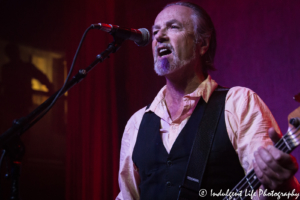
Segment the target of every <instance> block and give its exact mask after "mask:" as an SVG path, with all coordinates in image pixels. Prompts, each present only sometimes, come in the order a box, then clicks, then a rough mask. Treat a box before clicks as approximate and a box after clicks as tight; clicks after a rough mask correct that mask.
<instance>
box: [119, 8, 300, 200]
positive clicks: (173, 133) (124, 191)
mask: <svg viewBox="0 0 300 200" xmlns="http://www.w3.org/2000/svg"><path fill="white" fill-rule="evenodd" d="M215 48H216V38H215V30H214V27H213V24H212V22H211V19H210V17H209V16H208V15H207V13H206V12H205V11H204V10H203V9H202V8H200V7H198V6H197V5H194V4H191V3H186V2H185V3H183V2H178V3H173V4H169V5H167V6H166V7H165V8H164V9H163V10H162V11H161V12H160V13H159V14H158V16H157V17H156V19H155V23H154V25H153V41H152V49H153V56H154V69H155V72H156V73H157V74H158V75H160V76H164V77H165V78H166V86H164V87H163V88H162V89H161V91H160V92H159V93H158V95H157V96H156V97H155V99H154V101H153V102H152V103H151V105H149V106H147V107H146V108H143V109H141V110H139V111H138V112H136V113H135V114H134V115H133V116H132V117H131V119H130V120H129V121H128V123H127V126H126V128H125V132H124V135H123V139H122V147H121V156H120V172H119V185H120V189H121V192H120V194H119V195H118V197H117V199H125V200H127V199H176V198H177V196H178V192H179V185H181V184H182V181H183V178H184V175H185V170H186V165H187V162H188V158H189V154H184V152H188V153H189V150H191V144H192V143H193V140H192V139H189V138H194V136H195V133H191V131H186V130H187V127H192V126H195V125H194V124H192V123H188V122H189V121H191V120H195V121H197V116H196V115H195V116H194V115H193V113H195V112H199V111H198V110H199V109H198V107H199V106H198V105H200V104H201V105H205V104H206V103H208V102H209V100H210V98H211V96H212V94H213V92H214V91H216V90H218V89H217V88H218V85H217V83H216V82H215V81H214V80H212V79H211V77H210V76H209V75H208V70H210V69H213V59H214V55H215ZM201 105H200V106H201ZM222 116H223V119H222V117H221V120H220V121H221V123H224V124H226V126H224V127H225V128H223V129H222V125H218V129H217V131H216V132H218V133H215V134H217V135H216V137H215V139H214V142H213V147H212V150H211V152H210V157H209V161H208V165H207V166H206V170H205V173H204V177H203V180H202V185H201V187H202V186H203V188H206V189H211V187H215V185H218V187H216V188H222V189H226V187H229V186H230V188H227V189H232V183H233V181H232V180H233V179H235V178H236V177H238V176H240V175H236V174H240V171H241V170H242V173H244V172H245V173H247V172H249V171H250V170H251V169H252V168H254V170H255V173H256V175H257V177H258V179H259V181H260V182H261V183H262V186H261V189H269V191H271V190H275V191H278V190H282V191H292V190H293V189H296V190H297V191H300V187H299V184H298V182H297V180H296V179H295V178H294V177H293V175H294V174H295V172H296V171H297V168H298V166H297V163H296V161H295V158H293V157H292V156H290V155H288V154H285V153H283V152H281V151H279V150H277V149H276V148H275V147H273V146H268V145H271V144H272V141H271V139H270V138H269V137H268V134H267V132H268V129H269V128H270V127H274V129H275V130H274V129H269V135H270V137H271V138H272V140H273V141H274V142H276V141H277V140H278V137H279V135H278V134H277V133H276V132H278V133H280V130H279V128H278V125H277V124H276V122H275V120H274V118H273V116H272V114H271V113H270V111H269V109H268V108H267V106H266V105H265V104H264V103H263V102H262V100H261V99H260V98H259V97H258V96H257V95H256V94H255V93H254V92H253V91H251V90H249V89H247V88H242V87H234V88H231V89H230V90H229V91H228V93H227V95H226V101H225V110H224V115H222ZM198 118H199V117H198ZM157 119H158V120H157ZM222 121H223V122H222ZM221 123H220V124H221ZM199 124H200V122H199ZM155 127H157V128H155ZM225 129H226V130H225ZM149 130H150V131H149ZM152 130H153V131H152ZM195 132H197V130H196V131H195ZM224 133H225V134H224ZM222 141H224V144H226V145H225V146H222V145H223V143H222ZM226 141H230V142H229V145H227V143H226ZM230 143H231V144H230ZM218 145H221V147H219V146H218ZM227 149H228V150H227ZM231 149H232V150H231ZM224 152H225V154H224ZM230 152H234V153H233V154H235V155H230V156H231V157H230V160H229V161H226V158H225V159H224V157H227V156H229V155H228V153H230ZM235 157H236V158H235ZM235 159H236V160H235ZM220 160H221V161H222V162H224V164H223V163H222V162H220ZM236 161H237V162H236ZM201 162H202V161H201ZM231 162H232V163H234V162H236V163H238V164H232V165H233V166H230V163H231ZM214 163H217V164H214ZM239 163H240V164H239ZM240 166H242V168H241V167H240ZM224 169H229V171H230V169H234V170H231V171H232V172H230V173H231V174H230V175H232V176H233V177H234V178H232V180H231V179H230V178H228V180H226V181H225V182H224V177H226V176H222V174H220V181H219V180H218V179H217V178H218V177H217V176H216V174H218V173H219V170H220V171H222V170H224ZM235 169H236V170H235ZM236 183H237V182H236ZM219 186H220V187H219ZM215 192H216V193H218V192H219V191H215ZM199 198H200V197H199ZM207 198H210V197H209V196H207ZM259 198H260V199H267V198H270V197H265V196H263V195H261V196H259Z"/></svg>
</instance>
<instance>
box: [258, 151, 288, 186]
mask: <svg viewBox="0 0 300 200" xmlns="http://www.w3.org/2000/svg"><path fill="white" fill-rule="evenodd" d="M254 157H255V161H256V164H257V166H258V167H259V169H260V170H261V171H262V173H263V174H264V175H265V176H267V177H268V178H269V179H272V180H275V181H279V180H280V176H279V173H282V172H283V171H284V169H283V168H282V167H281V166H280V165H278V164H277V163H276V160H275V159H274V158H273V157H272V155H271V154H270V153H269V152H268V151H267V150H266V149H264V148H263V147H260V148H259V149H258V150H257V151H256V152H255V153H254Z"/></svg>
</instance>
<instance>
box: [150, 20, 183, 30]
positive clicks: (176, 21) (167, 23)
mask: <svg viewBox="0 0 300 200" xmlns="http://www.w3.org/2000/svg"><path fill="white" fill-rule="evenodd" d="M173 23H178V24H181V22H180V21H178V20H177V19H171V20H169V21H167V22H166V25H167V26H168V25H170V24H173ZM159 28H160V25H153V26H152V30H154V29H159Z"/></svg>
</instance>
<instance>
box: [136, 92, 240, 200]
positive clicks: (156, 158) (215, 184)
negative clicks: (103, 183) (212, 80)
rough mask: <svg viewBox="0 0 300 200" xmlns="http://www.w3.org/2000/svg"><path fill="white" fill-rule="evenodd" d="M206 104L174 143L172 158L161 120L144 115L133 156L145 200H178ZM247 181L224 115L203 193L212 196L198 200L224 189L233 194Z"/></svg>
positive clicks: (210, 159)
mask: <svg viewBox="0 0 300 200" xmlns="http://www.w3.org/2000/svg"><path fill="white" fill-rule="evenodd" d="M224 103H225V99H224ZM205 104H206V103H205V101H204V100H203V99H202V98H201V99H200V100H199V103H198V104H197V106H196V108H195V110H194V112H193V114H192V116H191V117H190V119H189V120H188V122H187V124H186V125H185V127H184V128H183V129H182V131H181V132H180V134H179V135H178V137H177V139H176V141H175V142H174V144H173V146H172V149H171V151H170V154H168V152H167V151H166V149H165V147H164V145H163V142H162V139H161V136H160V132H159V129H160V118H159V117H158V116H157V115H155V114H154V113H153V112H147V113H145V114H144V116H143V119H142V122H141V125H140V128H139V132H138V136H137V141H136V144H135V147H134V150H133V155H132V160H133V162H134V163H135V165H136V166H137V167H138V170H139V175H140V178H141V183H140V185H139V188H140V196H141V200H176V199H177V196H178V192H179V185H181V184H182V182H183V178H184V174H185V170H186V167H187V162H188V158H189V155H190V152H191V147H192V145H193V140H194V138H195V135H196V132H197V130H198V126H199V123H200V120H201V118H202V115H203V111H204V109H205ZM243 177H244V171H243V168H242V167H241V165H240V163H239V159H238V156H237V154H236V152H235V150H234V148H233V146H232V144H231V142H230V140H229V138H228V133H227V131H226V125H225V118H224V111H223V113H222V116H221V118H220V120H219V123H218V127H217V130H216V133H215V137H214V141H213V144H212V149H211V152H210V155H209V159H208V162H207V166H206V170H205V173H204V177H203V180H202V185H201V189H207V192H208V195H207V196H206V198H203V197H199V198H198V199H201V200H203V199H210V198H211V196H210V193H211V191H212V190H213V192H214V193H218V192H219V191H220V190H221V189H222V191H223V192H226V190H227V189H230V190H231V189H232V188H233V187H234V186H235V185H236V184H237V183H238V182H239V181H240V180H241V179H242V178H243ZM219 199H222V197H221V198H219Z"/></svg>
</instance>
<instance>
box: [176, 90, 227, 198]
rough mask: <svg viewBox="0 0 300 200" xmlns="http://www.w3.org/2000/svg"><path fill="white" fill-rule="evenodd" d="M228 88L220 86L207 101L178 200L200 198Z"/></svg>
mask: <svg viewBox="0 0 300 200" xmlns="http://www.w3.org/2000/svg"><path fill="white" fill-rule="evenodd" d="M228 90H229V89H227V88H221V87H218V88H217V89H216V90H215V91H214V92H213V93H212V95H211V97H210V98H209V101H208V102H207V105H206V108H205V111H204V114H203V117H202V120H201V122H200V124H199V127H198V131H197V133H196V136H195V139H194V142H193V146H192V150H191V153H190V157H189V160H188V164H187V168H186V172H185V176H184V180H183V184H182V185H181V186H180V190H179V194H178V198H177V200H193V199H195V200H196V199H198V198H199V190H200V188H201V182H202V178H203V175H204V171H205V167H206V164H207V160H208V157H209V153H210V150H211V147H212V143H213V139H214V135H215V132H216V130H217V126H218V123H219V119H220V116H221V113H223V110H224V105H225V98H226V95H227V92H228Z"/></svg>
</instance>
